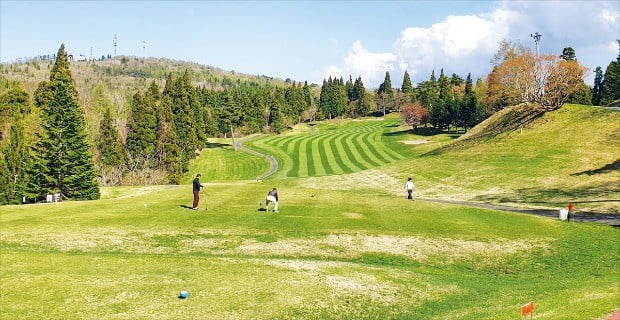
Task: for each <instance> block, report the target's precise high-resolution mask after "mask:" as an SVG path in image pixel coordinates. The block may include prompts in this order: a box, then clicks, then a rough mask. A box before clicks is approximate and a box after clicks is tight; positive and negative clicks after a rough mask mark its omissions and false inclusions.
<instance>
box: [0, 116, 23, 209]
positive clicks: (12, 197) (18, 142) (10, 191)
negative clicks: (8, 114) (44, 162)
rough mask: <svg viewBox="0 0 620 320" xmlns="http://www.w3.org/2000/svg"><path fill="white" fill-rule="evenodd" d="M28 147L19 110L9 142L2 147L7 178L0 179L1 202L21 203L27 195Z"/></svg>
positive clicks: (0, 160) (2, 161) (12, 125)
mask: <svg viewBox="0 0 620 320" xmlns="http://www.w3.org/2000/svg"><path fill="white" fill-rule="evenodd" d="M28 148H29V146H28V145H27V142H26V133H25V130H24V126H23V121H22V115H21V112H19V110H18V112H15V113H14V114H13V123H12V124H11V129H10V136H9V141H8V144H7V145H6V146H5V147H4V148H2V149H3V150H2V149H0V150H2V152H1V153H2V154H3V157H2V159H0V162H1V164H0V167H4V170H3V171H2V172H6V173H7V175H6V178H5V179H2V180H0V182H1V183H2V185H1V186H0V190H2V193H3V194H4V196H3V197H1V196H0V204H19V203H21V202H22V197H23V196H25V195H26V182H27V178H28V177H27V172H26V168H27V167H28V164H29V163H30V155H29V153H28ZM0 169H2V168H0ZM2 176H5V175H4V174H2Z"/></svg>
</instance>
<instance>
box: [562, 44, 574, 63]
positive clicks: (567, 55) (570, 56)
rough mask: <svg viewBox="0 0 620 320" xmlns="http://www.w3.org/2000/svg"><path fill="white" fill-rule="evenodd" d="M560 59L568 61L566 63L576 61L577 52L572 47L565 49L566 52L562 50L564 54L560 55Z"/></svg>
mask: <svg viewBox="0 0 620 320" xmlns="http://www.w3.org/2000/svg"><path fill="white" fill-rule="evenodd" d="M560 58H562V59H564V60H566V61H574V60H576V57H575V50H574V49H573V48H571V47H567V48H564V50H562V54H561V55H560Z"/></svg>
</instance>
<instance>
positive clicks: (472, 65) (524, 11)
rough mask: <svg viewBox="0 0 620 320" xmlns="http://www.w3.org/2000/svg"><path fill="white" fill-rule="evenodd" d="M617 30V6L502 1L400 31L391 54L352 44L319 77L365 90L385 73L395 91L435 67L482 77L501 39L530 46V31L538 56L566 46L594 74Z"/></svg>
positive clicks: (610, 3)
mask: <svg viewBox="0 0 620 320" xmlns="http://www.w3.org/2000/svg"><path fill="white" fill-rule="evenodd" d="M618 30H620V4H618V2H614V1H596V2H594V1H584V2H575V1H538V2H533V1H505V2H501V3H497V4H496V6H495V9H493V10H492V11H491V12H487V13H480V14H476V15H465V16H454V15H450V16H448V17H446V18H445V19H444V20H443V21H440V22H437V23H435V24H433V25H431V26H430V27H428V28H421V27H415V26H412V27H408V28H405V29H404V30H402V32H401V33H400V36H398V38H396V40H395V41H394V46H393V48H392V49H391V52H382V53H373V52H369V51H368V50H367V49H365V48H364V47H363V46H362V44H361V42H360V41H356V42H355V43H354V44H353V46H352V47H351V49H350V51H349V53H348V54H347V55H346V57H344V59H343V61H342V62H341V64H339V65H331V66H329V67H327V68H326V69H325V71H324V72H323V73H324V74H325V75H330V74H331V75H338V76H340V75H342V76H344V77H347V76H348V75H349V74H351V75H353V76H354V77H355V76H356V75H361V76H362V79H363V80H364V83H365V84H366V85H367V86H369V87H376V86H378V85H379V83H381V81H382V80H383V76H384V74H385V72H386V71H390V74H391V75H392V84H393V85H394V86H400V80H401V79H402V74H403V73H404V71H405V70H407V71H408V72H409V73H410V75H411V76H412V78H413V79H414V81H416V82H419V81H421V80H426V79H428V77H429V75H430V72H431V70H433V69H435V70H436V72H438V71H439V69H441V68H443V69H444V70H445V72H446V73H448V74H451V73H457V74H459V75H461V76H465V75H466V74H467V73H468V72H471V73H472V76H474V77H478V76H485V75H486V74H487V73H488V72H489V71H490V68H491V66H490V64H489V60H490V58H491V57H492V56H493V54H494V53H495V52H496V51H497V47H498V43H499V41H500V40H501V39H504V38H506V39H509V40H512V41H520V42H521V43H522V44H525V45H527V46H530V47H533V41H532V39H531V38H530V36H529V35H530V33H533V32H536V31H537V32H540V33H541V34H542V35H543V37H542V40H541V52H544V53H557V54H560V53H561V52H562V49H563V48H564V47H568V46H571V47H573V49H575V51H576V53H577V58H578V59H579V61H580V62H581V63H582V64H585V65H586V66H588V67H590V68H591V69H594V68H595V67H596V65H607V64H608V63H609V61H611V60H612V59H614V58H615V54H614V53H617V46H616V47H615V50H613V52H611V54H610V51H612V50H610V49H609V48H611V47H610V45H609V42H610V41H613V40H614V39H616V38H620V32H619V31H618ZM614 43H615V42H614ZM600 48H605V50H600ZM596 49H599V50H596Z"/></svg>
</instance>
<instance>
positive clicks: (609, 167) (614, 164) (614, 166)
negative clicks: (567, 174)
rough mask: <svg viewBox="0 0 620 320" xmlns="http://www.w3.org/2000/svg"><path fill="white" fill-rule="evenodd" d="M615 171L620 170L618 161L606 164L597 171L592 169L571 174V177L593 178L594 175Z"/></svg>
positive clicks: (619, 161)
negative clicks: (585, 176) (587, 176)
mask: <svg viewBox="0 0 620 320" xmlns="http://www.w3.org/2000/svg"><path fill="white" fill-rule="evenodd" d="M616 170H620V159H618V160H616V161H614V162H612V163H608V164H606V165H604V166H602V167H600V168H598V169H593V170H586V171H581V172H577V173H572V174H571V176H581V175H584V174H585V175H589V176H593V175H595V174H601V173H607V172H611V171H616Z"/></svg>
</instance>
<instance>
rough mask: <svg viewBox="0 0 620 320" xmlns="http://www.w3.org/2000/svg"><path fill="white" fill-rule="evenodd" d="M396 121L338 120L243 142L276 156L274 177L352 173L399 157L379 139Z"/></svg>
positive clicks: (381, 164)
mask: <svg viewBox="0 0 620 320" xmlns="http://www.w3.org/2000/svg"><path fill="white" fill-rule="evenodd" d="M397 121H398V120H395V119H391V120H388V121H382V120H374V119H366V120H362V121H355V120H345V121H342V120H338V121H332V122H326V123H321V124H318V125H317V126H316V133H311V132H309V131H306V132H303V133H297V134H288V135H284V136H282V137H274V136H266V137H264V138H261V139H256V140H253V141H251V142H250V143H248V144H247V145H248V146H249V147H251V148H254V149H256V150H259V151H261V152H264V153H269V154H272V155H274V157H276V159H277V160H278V163H279V164H280V168H281V169H280V170H279V172H278V173H277V174H276V177H280V178H282V177H302V178H303V177H315V176H324V175H333V174H342V173H352V172H358V171H362V170H366V169H372V168H377V167H380V166H383V165H385V164H389V163H394V162H396V161H398V160H401V159H403V156H402V155H401V154H399V153H398V152H395V151H393V150H390V147H389V146H387V145H386V144H384V143H383V142H382V139H383V135H382V133H384V132H387V131H388V129H389V127H390V126H393V125H395V124H397V123H398V122H397Z"/></svg>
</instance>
